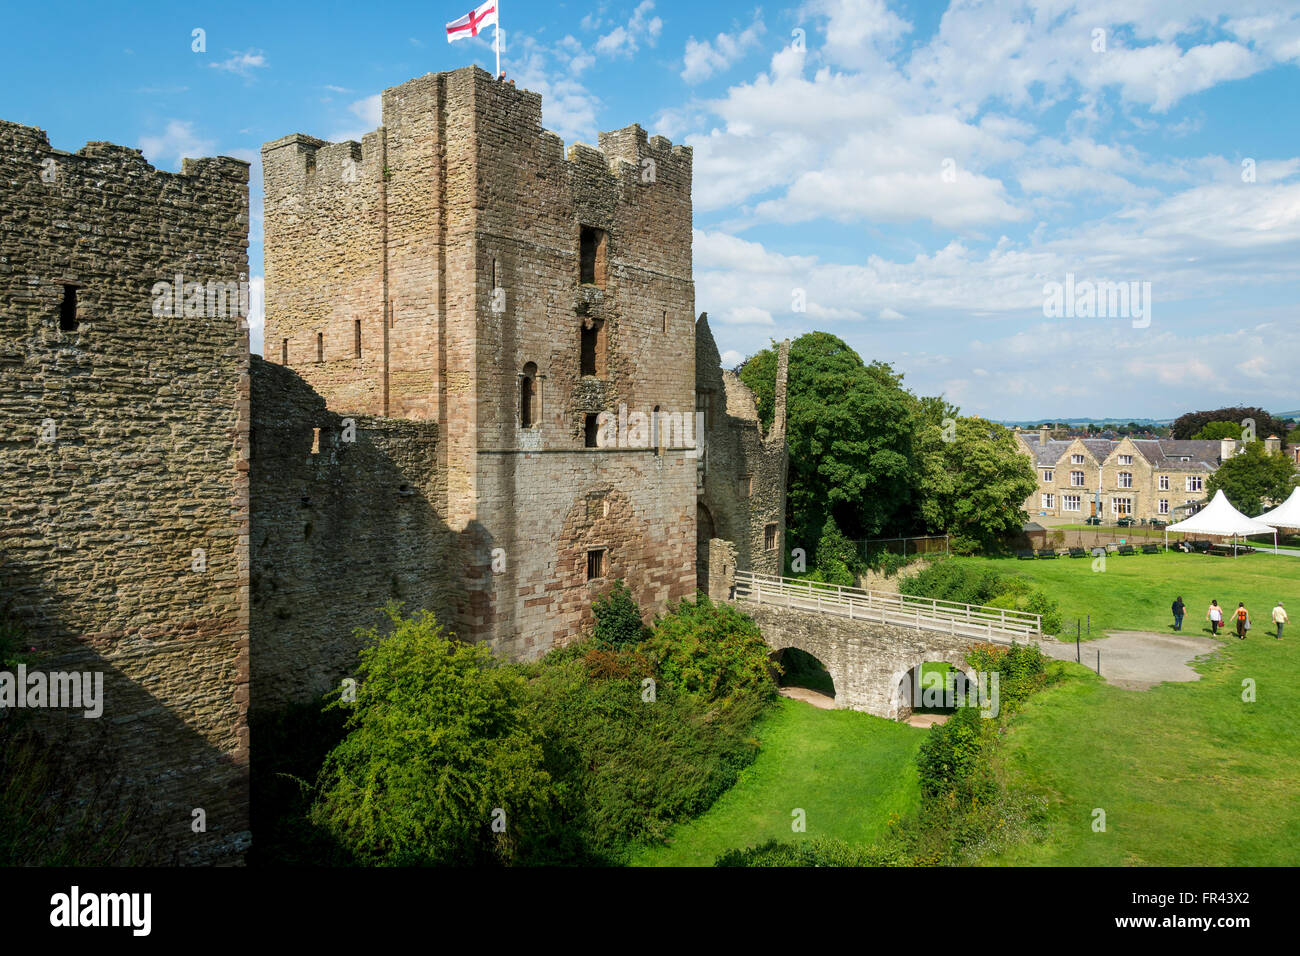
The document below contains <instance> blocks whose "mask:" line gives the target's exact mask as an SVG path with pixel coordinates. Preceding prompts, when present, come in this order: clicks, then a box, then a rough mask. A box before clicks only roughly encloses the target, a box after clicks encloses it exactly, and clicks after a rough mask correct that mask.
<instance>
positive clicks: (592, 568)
mask: <svg viewBox="0 0 1300 956" xmlns="http://www.w3.org/2000/svg"><path fill="white" fill-rule="evenodd" d="M605 550H606V549H605V548H594V549H592V550H591V551H588V552H587V580H588V581H595V580H596V579H597V578H603V577H604V576H605Z"/></svg>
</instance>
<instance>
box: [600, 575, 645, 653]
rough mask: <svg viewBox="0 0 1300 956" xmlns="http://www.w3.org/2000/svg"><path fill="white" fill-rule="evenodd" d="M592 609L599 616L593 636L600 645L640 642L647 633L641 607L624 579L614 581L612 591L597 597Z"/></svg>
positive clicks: (619, 645)
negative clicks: (642, 619)
mask: <svg viewBox="0 0 1300 956" xmlns="http://www.w3.org/2000/svg"><path fill="white" fill-rule="evenodd" d="M591 610H592V613H593V614H595V616H596V627H595V630H594V632H593V635H592V636H593V638H594V639H595V641H596V643H597V644H598V645H603V646H607V647H623V646H625V645H629V644H637V643H639V642H640V641H641V640H643V639H644V638H645V636H646V634H647V628H646V626H645V625H644V624H643V623H642V621H641V609H640V608H639V607H637V604H636V601H635V600H634V599H633V598H632V592H631V591H630V590H628V586H627V584H626V583H625V582H624V581H623V580H622V579H620V580H618V581H615V582H614V587H613V588H611V589H610V592H609V593H608V594H606V595H605V596H604V597H602V598H597V599H596V600H595V601H593V602H592V604H591Z"/></svg>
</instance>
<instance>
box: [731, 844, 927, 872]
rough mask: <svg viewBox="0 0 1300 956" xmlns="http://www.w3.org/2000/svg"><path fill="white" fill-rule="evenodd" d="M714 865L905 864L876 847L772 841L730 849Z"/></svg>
mask: <svg viewBox="0 0 1300 956" xmlns="http://www.w3.org/2000/svg"><path fill="white" fill-rule="evenodd" d="M713 865H714V866H728V867H736V866H745V867H769V866H904V865H906V863H905V861H903V860H900V859H897V858H895V857H892V856H891V855H890V854H888V853H887V852H885V851H883V850H880V849H878V848H876V847H868V846H855V845H854V844H852V843H845V842H844V841H843V840H827V839H816V840H802V841H799V842H797V843H796V842H784V843H782V842H779V841H777V840H768V841H767V842H766V843H763V844H760V845H759V846H753V847H748V848H747V849H744V850H728V851H727V852H726V853H724V854H722V855H721V856H720V857H718V858H717V860H715V861H714V863H713Z"/></svg>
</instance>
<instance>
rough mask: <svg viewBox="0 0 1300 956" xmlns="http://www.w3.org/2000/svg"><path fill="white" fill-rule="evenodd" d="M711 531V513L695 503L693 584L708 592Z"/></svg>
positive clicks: (712, 536)
mask: <svg viewBox="0 0 1300 956" xmlns="http://www.w3.org/2000/svg"><path fill="white" fill-rule="evenodd" d="M714 537H715V535H714V533H713V515H711V514H709V509H708V508H706V507H704V505H702V504H700V503H698V502H697V503H696V505H695V586H696V588H698V589H699V590H701V591H703V592H704V593H705V594H708V593H709V541H711V540H712V539H713V538H714Z"/></svg>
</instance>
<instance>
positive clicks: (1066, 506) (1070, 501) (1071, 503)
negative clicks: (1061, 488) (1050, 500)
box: [1061, 495, 1083, 511]
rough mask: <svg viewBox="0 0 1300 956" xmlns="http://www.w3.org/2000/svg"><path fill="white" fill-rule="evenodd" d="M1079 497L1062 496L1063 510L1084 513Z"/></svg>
mask: <svg viewBox="0 0 1300 956" xmlns="http://www.w3.org/2000/svg"><path fill="white" fill-rule="evenodd" d="M1080 503H1081V499H1080V498H1079V496H1078V495H1061V508H1062V509H1063V510H1065V511H1082V510H1083V509H1082V508H1081V507H1080Z"/></svg>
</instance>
